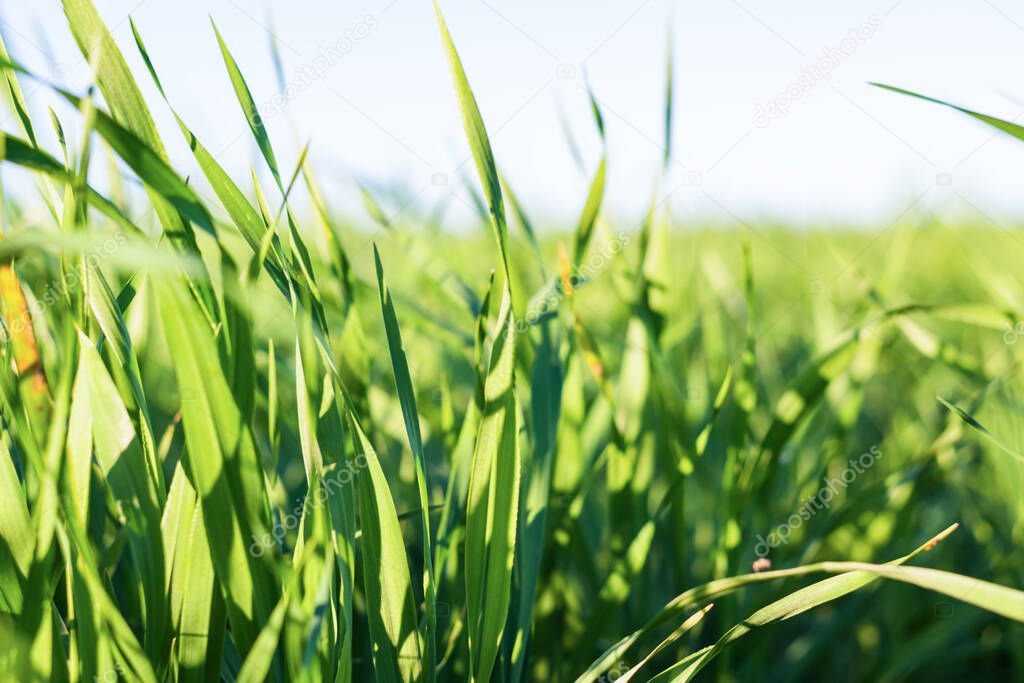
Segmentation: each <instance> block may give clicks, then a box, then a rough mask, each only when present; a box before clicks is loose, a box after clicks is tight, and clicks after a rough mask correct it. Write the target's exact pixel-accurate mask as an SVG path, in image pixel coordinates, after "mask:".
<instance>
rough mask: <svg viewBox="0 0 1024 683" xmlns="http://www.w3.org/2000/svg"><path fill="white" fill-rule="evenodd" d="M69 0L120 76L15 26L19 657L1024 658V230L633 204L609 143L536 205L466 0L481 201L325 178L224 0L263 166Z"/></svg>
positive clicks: (867, 669) (13, 283)
mask: <svg viewBox="0 0 1024 683" xmlns="http://www.w3.org/2000/svg"><path fill="white" fill-rule="evenodd" d="M63 5H64V8H65V12H66V14H67V16H68V20H69V25H70V28H71V32H72V33H73V35H74V39H75V41H76V42H77V43H78V45H79V47H80V48H81V50H82V52H83V56H84V57H85V58H86V59H87V60H88V61H89V63H90V64H91V65H92V67H93V69H94V72H95V74H96V79H95V81H96V88H95V91H94V92H90V93H89V94H76V93H71V92H64V91H62V90H60V89H59V88H56V87H55V86H52V85H49V84H45V86H44V87H48V88H52V89H53V90H55V91H56V92H57V94H58V95H59V96H60V97H62V98H63V99H64V100H66V101H67V103H68V104H69V105H70V106H69V107H65V108H63V109H62V110H61V111H59V112H56V113H54V114H53V116H52V117H51V119H50V120H45V119H38V118H37V119H32V118H30V117H29V116H28V114H27V108H26V106H25V101H24V95H23V88H25V84H27V83H38V82H39V80H38V79H36V78H35V77H34V76H33V75H32V74H28V73H26V72H25V71H24V70H23V69H22V68H21V67H19V66H18V65H17V63H16V62H14V61H12V60H11V59H10V57H8V56H7V52H6V49H3V50H2V52H0V58H2V66H3V68H4V72H5V87H4V89H5V90H6V91H7V93H6V94H8V95H9V96H10V97H9V98H8V99H9V100H10V104H11V106H12V107H13V110H14V112H15V113H16V114H17V116H16V117H15V119H14V122H15V125H14V127H13V128H12V130H11V131H9V132H5V133H3V134H2V135H3V137H2V144H0V156H2V158H3V159H4V160H5V161H6V162H7V164H5V170H6V169H7V168H10V167H14V166H17V167H21V170H19V171H17V172H19V173H23V174H31V177H33V178H34V180H35V183H36V186H37V189H38V192H37V193H36V194H33V195H30V196H11V197H6V198H5V201H4V207H3V220H4V227H5V230H4V235H3V239H2V240H0V304H2V312H3V321H4V335H3V344H2V347H0V352H2V353H3V354H4V362H5V364H6V365H7V367H8V371H6V372H3V373H0V451H2V452H0V643H3V644H4V647H3V648H2V649H0V679H2V680H5V681H6V680H17V681H35V680H39V681H68V680H70V681H114V680H131V681H165V680H173V681H178V680H180V681H193V680H197V681H198V680H202V681H218V680H224V681H235V680H238V681H264V680H273V681H284V680H303V681H307V680H308V681H321V680H330V681H367V680H378V681H434V680H467V679H468V680H471V681H491V680H494V681H502V682H518V681H563V680H566V681H568V680H578V681H610V680H621V681H629V680H657V681H688V680H691V679H693V678H698V679H699V680H715V679H717V680H720V681H800V680H836V681H845V680H849V681H854V680H857V681H860V680H870V681H898V680H931V681H942V680H993V681H1008V680H1021V679H1024V628H1022V627H1021V625H1020V624H1019V622H1021V621H1024V592H1022V591H1021V590H1018V588H1019V587H1024V559H1022V556H1021V553H1020V549H1021V547H1022V545H1024V497H1022V496H1021V485H1022V484H1024V465H1022V462H1024V455H1022V453H1021V452H1022V451H1024V421H1022V419H1021V414H1022V411H1024V393H1022V392H1021V391H1020V390H1019V387H1020V385H1021V380H1022V377H1024V372H1022V368H1021V366H1020V361H1021V359H1022V358H1024V340H1022V338H1024V322H1021V321H1024V294H1022V290H1021V287H1020V277H1019V254H1020V249H1021V246H1022V245H1024V237H1022V235H1024V233H1021V232H1020V231H1019V230H1017V229H1016V228H1015V227H1014V228H1013V229H1005V228H999V227H994V226H993V225H991V224H985V225H980V224H979V225H971V224H963V223H960V222H956V223H948V222H945V221H944V220H943V218H942V216H936V215H929V216H919V215H914V214H908V215H906V216H905V217H903V218H902V219H901V220H900V221H899V222H898V223H896V224H894V225H892V226H889V227H888V228H886V229H884V230H882V229H881V228H879V229H876V230H863V229H852V228H851V229H847V230H844V229H829V230H822V231H813V230H796V229H787V228H786V227H783V226H779V227H772V228H769V227H754V226H742V227H720V228H710V227H709V228H700V227H695V226H690V225H681V224H678V222H677V221H675V220H674V219H673V214H672V211H671V204H670V202H667V201H663V200H662V195H660V194H659V188H656V187H652V189H651V194H652V197H654V199H652V201H651V204H650V206H651V209H650V211H649V212H648V213H647V214H646V215H644V216H635V217H622V216H615V215H611V213H610V212H609V213H606V212H604V211H603V210H602V198H603V195H604V191H605V169H606V167H605V162H604V161H602V162H601V163H600V165H597V166H595V167H594V168H592V169H588V170H587V173H588V176H590V177H592V179H593V180H592V182H591V185H590V191H589V194H588V195H587V196H581V197H579V200H578V203H579V206H580V218H579V221H578V223H577V224H576V225H573V226H561V227H559V226H555V228H556V229H545V230H538V229H535V228H534V227H533V226H534V225H540V222H541V221H542V220H543V217H541V216H534V215H532V214H531V212H530V208H529V206H530V202H529V198H528V197H519V196H517V195H516V194H515V193H514V191H513V187H511V186H510V185H509V184H508V183H506V182H505V179H504V178H502V177H501V176H500V174H499V171H498V169H499V164H500V159H498V160H495V158H494V156H493V154H492V151H491V148H490V144H489V142H488V138H487V134H486V130H485V126H484V121H485V120H486V112H484V116H481V113H480V112H479V111H478V110H477V106H476V103H475V101H474V98H473V95H472V90H471V85H470V84H471V82H472V81H473V80H475V79H476V78H485V77H486V75H485V74H477V73H476V72H475V71H474V69H473V68H472V65H471V64H466V65H465V66H466V71H464V70H463V65H462V64H461V63H460V61H459V58H458V56H457V53H456V51H455V46H454V44H453V41H452V38H451V36H450V35H449V33H448V29H447V28H446V27H445V24H444V21H443V20H442V19H440V16H441V15H440V12H439V13H438V17H439V26H440V35H441V45H442V47H443V49H444V50H445V52H446V54H447V55H448V58H449V62H450V65H451V71H452V82H453V91H454V94H455V96H456V97H457V98H458V102H459V106H460V110H461V112H462V116H463V123H464V127H465V132H466V136H467V140H468V142H469V146H470V148H471V149H472V152H473V157H474V161H475V171H476V173H475V175H472V176H471V179H472V183H471V186H472V192H473V193H474V195H475V197H476V199H477V201H478V205H479V209H480V211H479V213H480V216H479V221H478V222H477V223H476V224H474V225H473V226H471V229H469V230H466V231H463V232H460V233H457V234H456V233H453V232H451V231H448V230H446V229H445V227H444V226H442V221H441V220H439V217H438V216H437V215H428V214H420V213H418V212H416V211H415V210H412V209H410V210H401V209H402V207H401V206H398V205H397V204H396V202H394V201H393V200H392V199H391V198H389V197H387V196H382V195H380V194H379V193H374V192H372V191H370V190H366V189H363V190H362V191H363V195H364V200H365V204H366V209H367V211H366V214H365V215H360V216H339V215H337V214H336V213H335V212H334V211H332V210H331V209H330V207H329V206H328V204H327V203H326V202H325V199H324V196H323V193H322V192H321V191H320V189H319V185H318V181H317V177H316V175H315V174H314V170H313V168H312V167H311V165H310V164H309V163H307V161H306V158H307V157H306V154H305V153H303V154H302V155H301V160H300V161H299V164H298V166H297V167H296V168H283V167H279V166H278V162H277V156H276V154H275V147H274V144H272V142H271V140H270V138H269V137H268V135H267V132H266V129H265V128H264V126H263V124H262V121H261V120H260V116H259V112H258V107H257V105H256V104H255V103H256V101H257V100H256V99H254V96H253V94H252V93H250V91H249V89H248V86H247V85H246V82H245V79H244V76H243V72H244V65H239V64H236V62H235V61H234V59H233V57H232V56H231V52H230V49H229V46H230V43H231V37H230V36H226V35H225V36H221V35H220V34H219V33H218V34H216V35H215V36H214V35H211V37H210V39H211V40H218V41H220V46H221V51H222V54H223V62H224V64H223V66H224V67H225V68H226V69H227V72H228V74H229V75H230V78H231V82H232V84H233V86H234V88H233V89H234V92H225V93H224V99H223V102H220V103H218V105H217V106H223V107H224V109H225V110H226V111H227V109H228V106H231V107H235V106H236V105H240V109H237V110H235V112H234V114H235V115H241V116H244V117H245V119H240V120H248V122H249V124H250V129H251V133H252V136H253V142H255V143H256V145H255V146H256V147H257V148H258V149H259V151H260V153H261V157H262V160H263V162H265V164H266V168H265V169H264V170H265V171H266V172H268V173H269V178H270V179H271V182H270V183H269V184H267V185H265V186H261V184H260V183H259V181H258V180H257V179H256V178H257V176H256V174H253V176H252V177H249V176H246V177H232V176H230V175H229V174H228V173H227V172H226V171H225V170H224V169H223V168H222V167H221V166H220V165H219V164H218V162H217V160H216V159H215V158H214V156H213V155H212V154H210V153H209V152H208V151H207V150H206V148H204V147H203V146H202V143H201V140H200V139H199V138H197V136H196V134H194V133H193V131H192V130H191V129H190V128H189V127H188V122H187V121H184V120H182V119H180V118H179V119H178V124H179V126H178V129H169V130H159V131H158V130H157V128H156V126H155V124H154V123H153V118H152V115H151V111H152V110H153V109H155V108H157V107H162V108H166V107H173V105H174V102H173V101H171V100H168V101H149V102H144V101H143V98H142V95H141V94H140V89H139V86H138V84H139V83H140V82H143V81H146V82H155V84H156V85H157V87H158V89H159V91H160V93H161V94H163V89H162V87H161V86H160V82H159V70H160V63H161V61H163V60H166V59H169V58H173V56H168V55H155V54H154V55H150V54H149V53H148V52H147V51H146V48H145V42H144V39H145V28H146V27H144V26H140V27H135V26H134V25H133V30H134V31H135V38H136V40H135V44H134V45H120V46H118V45H116V44H115V43H114V42H113V40H112V38H111V37H110V34H109V33H108V31H107V28H106V27H105V26H104V25H103V23H102V21H101V20H100V18H99V15H98V13H97V12H96V9H95V8H94V6H93V4H92V2H91V0H63ZM212 33H213V32H212V31H211V34H212ZM456 37H457V32H456ZM129 49H130V50H138V51H140V52H141V54H142V56H143V57H144V61H145V63H146V65H147V67H148V69H149V73H145V72H143V73H135V74H132V73H131V72H130V71H129V70H128V68H127V66H126V63H125V60H124V58H123V56H122V52H121V51H122V50H129ZM217 66H218V67H219V66H221V65H217ZM467 72H468V74H469V77H468V78H467ZM668 81H669V83H671V78H669V79H668ZM44 83H45V82H44ZM655 95H657V96H659V97H661V96H662V95H663V94H661V93H657V94H655ZM892 96H893V97H897V96H898V95H897V94H893V95H892ZM165 100H166V98H165ZM665 100H666V101H667V102H668V103H669V106H668V111H667V112H666V119H671V114H672V112H671V102H672V93H671V89H670V88H669V92H668V96H667V97H666V98H665ZM920 107H921V109H922V115H926V114H927V112H928V111H929V110H928V108H927V106H926V105H925V104H921V105H920ZM593 109H594V120H593V121H585V122H580V125H588V126H596V127H597V129H598V130H599V131H600V132H601V134H602V136H603V133H604V129H603V121H602V117H601V112H600V107H599V106H598V105H597V104H596V100H595V101H594V107H593ZM964 111H965V113H966V114H967V115H973V116H975V118H981V119H982V120H983V121H985V122H986V123H988V124H990V125H992V126H995V127H997V128H1000V129H1001V130H1002V131H1004V132H1005V133H1007V134H1010V135H1013V136H1016V137H1019V138H1021V139H1024V128H1020V127H1017V126H1015V125H1014V124H1009V123H1005V122H1002V121H998V120H995V119H989V118H987V117H983V116H981V115H979V114H974V113H973V112H970V111H966V110H964ZM70 117H76V120H77V121H78V122H79V124H76V127H77V125H80V126H81V128H82V130H84V131H85V132H86V134H84V135H78V136H74V137H73V136H65V135H64V134H63V127H62V125H61V121H60V119H61V118H65V119H67V118H70ZM50 127H55V128H56V130H57V131H58V138H59V139H60V141H61V145H60V148H59V149H56V148H55V149H44V148H43V147H42V146H41V145H40V144H39V143H38V142H37V140H38V139H39V136H38V133H39V131H41V130H43V129H44V128H50ZM176 136H184V139H185V140H186V141H187V142H188V144H189V146H190V148H191V150H192V153H193V154H194V157H195V161H196V163H197V164H198V165H199V167H200V168H201V169H202V174H203V176H204V177H203V178H189V179H186V178H184V177H183V176H182V175H180V174H179V173H178V172H177V171H176V170H174V169H173V168H172V166H171V165H170V162H169V160H168V157H167V153H166V151H165V147H164V144H165V143H164V141H165V140H170V139H172V138H176ZM275 143H277V144H280V143H279V141H275ZM664 144H665V147H666V149H670V148H671V147H670V146H671V139H670V138H669V137H668V136H667V135H666V138H665V141H664ZM289 151H291V150H289ZM1021 151H1022V153H1024V147H1022V150H1021ZM666 156H667V153H666ZM115 158H116V159H119V161H118V162H117V163H118V164H119V165H118V166H117V168H120V169H121V171H120V173H118V174H115V175H114V177H115V179H120V181H118V180H115V181H114V182H105V183H103V184H102V185H100V184H99V183H96V182H95V181H94V180H93V178H92V177H91V175H90V168H92V167H97V166H99V165H101V164H102V163H103V162H104V161H105V160H106V159H115ZM655 170H656V169H655ZM13 172H14V171H13V170H12V173H13ZM262 173H263V172H262V171H261V174H262ZM121 176H123V178H121ZM121 181H123V182H121ZM135 184H138V185H140V186H141V187H142V188H144V192H143V191H142V190H141V189H140V190H138V191H135V188H134V185H135ZM125 185H127V186H128V189H127V190H126V189H125ZM662 189H663V188H662ZM129 216H134V218H130V217H129ZM979 264H984V267H983V268H981V267H979ZM1018 342H1021V343H1019V344H1018Z"/></svg>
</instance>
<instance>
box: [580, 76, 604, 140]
mask: <svg viewBox="0 0 1024 683" xmlns="http://www.w3.org/2000/svg"><path fill="white" fill-rule="evenodd" d="M583 86H584V88H586V90H587V98H588V99H589V100H590V111H591V113H592V114H593V115H594V123H595V124H597V132H598V135H600V136H601V144H602V145H606V144H607V142H608V141H607V140H606V139H605V135H604V116H602V115H601V107H600V106H599V105H598V103H597V97H595V96H594V89H593V88H592V87H590V76H589V75H588V73H587V69H586V68H584V69H583Z"/></svg>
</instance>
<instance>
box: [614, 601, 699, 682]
mask: <svg viewBox="0 0 1024 683" xmlns="http://www.w3.org/2000/svg"><path fill="white" fill-rule="evenodd" d="M714 606H715V605H714V603H711V604H709V605H707V606H706V607H703V608H701V609H699V610H697V611H696V612H694V613H693V614H691V615H690V616H689V617H687V619H686V621H684V622H683V623H681V624H680V625H679V628H677V629H676V630H674V631H672V633H670V634H668V636H666V637H665V639H664V640H662V641H661V642H660V643H658V646H657V647H656V648H654V649H653V650H651V651H650V653H649V654H648V655H647V656H646V657H644V658H643V659H641V660H640V661H639V662H637V664H636V665H635V666H633V667H632V668H630V669H629V671H627V672H626V673H624V674H622V676H620V677H619V678H616V679H615V682H616V683H629V682H630V681H632V680H633V678H634V677H635V676H636V675H637V674H638V673H640V669H642V668H644V667H645V666H647V664H648V662H650V661H651V660H652V659H653V658H654V657H655V656H656V655H657V654H658V653H659V652H661V651H662V650H664V649H665V648H666V647H668V646H669V645H671V644H672V643H674V642H675V641H677V640H679V639H680V638H681V637H682V636H683V635H684V634H685V633H686V632H687V631H689V630H690V629H692V628H693V627H694V626H696V625H697V624H699V623H700V622H701V621H702V620H703V619H704V616H705V615H706V614H707V613H708V612H709V611H711V608H712V607H714Z"/></svg>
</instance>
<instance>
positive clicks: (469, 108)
mask: <svg viewBox="0 0 1024 683" xmlns="http://www.w3.org/2000/svg"><path fill="white" fill-rule="evenodd" d="M434 11H435V12H436V14H437V21H438V25H439V26H440V29H441V39H442V42H443V43H444V48H445V55H446V56H447V58H448V65H449V67H450V68H451V73H452V80H453V81H454V82H455V94H456V96H457V97H458V100H459V109H460V111H461V113H462V125H463V128H465V131H466V137H467V139H468V140H469V146H470V149H471V150H472V153H473V161H474V163H475V164H476V170H477V175H479V176H480V184H481V185H482V187H483V191H484V197H485V198H486V200H487V208H488V211H489V213H490V216H491V222H492V224H493V227H494V231H495V238H496V240H497V242H498V251H499V253H500V255H501V262H502V267H503V272H504V273H505V277H506V281H507V280H508V271H509V255H508V231H507V228H506V224H505V206H504V203H503V202H502V195H501V183H500V182H499V180H498V172H497V167H496V166H495V163H494V154H493V152H492V151H491V143H490V140H489V139H488V137H487V129H486V128H485V127H484V122H483V119H482V118H481V116H480V110H479V108H478V107H477V104H476V98H475V97H474V96H473V91H472V89H471V88H470V87H469V81H468V79H467V78H466V72H465V70H464V69H463V68H462V61H461V60H460V59H459V54H458V52H457V51H456V50H455V44H454V43H453V42H452V37H451V34H450V33H449V32H448V25H447V24H446V23H445V21H444V17H443V16H442V15H441V8H440V7H439V6H438V4H437V2H435V3H434ZM506 286H507V285H506Z"/></svg>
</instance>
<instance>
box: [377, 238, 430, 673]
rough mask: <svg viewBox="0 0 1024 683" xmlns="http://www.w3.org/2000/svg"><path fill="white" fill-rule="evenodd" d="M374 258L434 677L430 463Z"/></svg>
mask: <svg viewBox="0 0 1024 683" xmlns="http://www.w3.org/2000/svg"><path fill="white" fill-rule="evenodd" d="M373 260H374V264H375V266H376V269H377V289H378V293H379V294H380V307H381V314H382V315H383V317H384V331H385V333H386V335H387V340H388V352H389V354H390V356H391V371H392V375H393V377H394V380H395V391H396V392H397V393H398V402H399V404H400V405H401V407H402V420H403V421H404V422H405V432H406V435H407V436H408V438H409V449H410V450H411V451H412V457H413V467H414V470H415V474H416V488H417V492H418V494H419V501H420V510H421V511H422V515H421V517H420V533H421V534H422V536H423V539H422V544H423V595H424V602H425V615H424V623H423V637H424V641H425V644H426V662H425V663H424V666H425V667H426V671H425V673H426V677H427V680H433V678H434V667H435V665H436V663H437V655H436V648H437V646H436V642H435V636H434V628H435V626H436V624H435V619H434V611H435V607H436V605H435V603H436V598H435V596H436V593H437V588H436V585H435V581H434V564H433V560H432V559H431V555H432V552H433V551H432V550H431V543H430V513H429V510H428V508H429V500H428V498H427V485H428V481H427V465H426V458H425V457H424V455H423V437H422V436H421V434H420V422H419V420H420V417H419V411H418V410H417V408H416V391H415V389H414V388H413V385H412V375H411V374H410V372H409V362H408V359H407V358H406V355H405V347H404V345H403V343H402V332H401V329H400V327H399V324H398V313H397V312H396V311H395V305H394V302H393V301H392V299H391V292H390V291H389V289H388V285H387V282H386V281H385V279H384V266H383V264H382V263H381V261H380V252H378V251H377V245H376V244H374V245H373Z"/></svg>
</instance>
